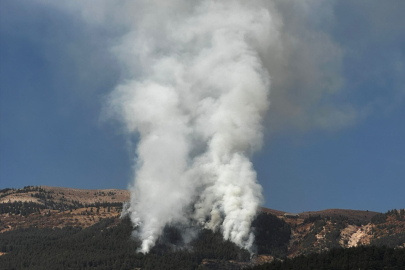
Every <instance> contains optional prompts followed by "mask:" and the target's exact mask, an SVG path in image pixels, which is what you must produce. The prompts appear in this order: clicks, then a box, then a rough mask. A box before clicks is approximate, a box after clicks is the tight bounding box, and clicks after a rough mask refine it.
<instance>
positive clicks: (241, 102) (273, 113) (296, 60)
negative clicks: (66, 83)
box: [38, 0, 358, 252]
mask: <svg viewBox="0 0 405 270" xmlns="http://www.w3.org/2000/svg"><path fill="white" fill-rule="evenodd" d="M38 1H40V2H46V3H48V4H50V5H54V6H56V7H61V8H63V9H64V10H69V11H71V12H73V14H81V17H82V19H83V20H84V21H86V22H87V23H88V25H92V26H94V27H96V28H97V27H100V26H101V27H102V28H107V29H110V30H111V29H113V32H114V33H121V34H122V33H126V34H123V35H121V34H118V36H120V38H119V39H116V37H117V36H115V37H114V40H113V41H112V40H107V41H108V43H109V44H111V43H114V44H116V46H114V48H113V50H112V51H113V53H114V55H115V56H116V57H117V59H118V61H119V63H120V64H121V65H122V67H123V75H122V76H123V80H122V81H123V82H122V83H121V84H120V85H119V86H117V87H116V89H115V90H114V91H113V92H112V93H111V95H110V96H109V111H110V112H113V113H114V114H115V116H118V118H119V119H120V120H121V121H122V122H123V123H124V124H125V127H126V130H127V132H128V133H129V134H130V135H135V136H138V137H139V141H138V145H137V149H136V161H135V164H136V165H135V176H134V180H133V183H132V184H131V187H130V190H131V202H130V205H129V207H128V209H127V212H126V213H129V215H130V217H131V219H132V221H133V223H134V225H136V226H137V227H138V229H139V231H137V233H138V236H139V237H140V238H141V239H142V248H141V251H142V252H148V251H149V250H150V248H151V247H152V246H153V245H154V244H155V242H156V240H157V239H158V237H159V236H160V235H161V233H162V230H163V228H164V226H166V225H167V224H190V223H195V222H198V223H200V224H201V225H203V226H205V227H206V228H209V229H212V230H220V231H221V232H222V233H223V235H224V238H225V239H228V240H231V241H233V242H234V243H236V244H238V245H239V246H240V247H245V248H247V249H249V248H250V247H251V245H252V242H253V236H252V234H251V230H250V224H251V221H252V219H253V218H254V217H255V214H256V210H257V207H258V205H259V204H260V203H261V201H262V195H261V187H260V185H258V183H257V180H256V174H255V171H254V169H253V167H252V164H251V162H250V160H249V158H250V156H251V155H252V153H253V152H254V151H256V150H258V149H260V147H261V143H262V140H263V138H262V137H263V126H262V122H263V120H264V117H265V116H266V125H268V126H270V127H271V128H272V130H275V129H278V128H279V127H280V126H288V124H292V125H293V126H297V127H300V128H303V129H305V128H310V127H312V126H320V127H324V128H329V127H334V126H337V127H339V126H345V125H348V124H350V123H353V122H354V121H356V119H357V118H358V116H357V115H358V113H357V112H356V111H355V110H351V109H350V107H347V106H346V107H341V106H337V105H336V104H334V103H332V104H328V103H325V102H324V101H325V100H326V101H327V100H328V99H327V98H325V97H327V96H328V95H334V94H336V92H337V91H338V90H339V87H340V85H341V76H340V72H339V69H340V61H339V60H340V58H341V55H342V52H341V50H340V48H339V46H337V45H336V44H335V43H334V42H333V40H332V39H331V38H330V36H329V35H328V33H326V32H325V31H324V30H323V29H324V27H323V26H319V24H320V22H321V23H322V24H325V22H326V23H327V22H330V21H333V10H332V6H333V4H331V3H333V2H332V1H331V2H328V4H326V3H325V1H321V0H271V1H262V0H256V1H242V0H222V1H218V0H217V1H215V0H203V1H186V0H168V1H157V0H137V1H130V0H121V1H119V2H111V1H108V0H97V1H95V0H87V1H84V0H72V1H69V2H63V3H62V2H59V1H49V0H38ZM323 14H328V19H325V18H320V17H322V16H324V15H323ZM270 81H271V89H272V91H271V100H272V106H271V108H270V113H268V114H267V115H266V112H268V111H269V110H268V109H269V108H268V107H269V99H270V98H269V94H270V92H269V91H270ZM342 108H345V109H342ZM331 120H332V121H331Z"/></svg>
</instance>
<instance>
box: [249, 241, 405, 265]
mask: <svg viewBox="0 0 405 270" xmlns="http://www.w3.org/2000/svg"><path fill="white" fill-rule="evenodd" d="M250 269H251V270H265V269H269V270H270V269H271V270H317V269H320V270H321V269H328V270H341V269H348V270H358V269H391V270H402V269H405V250H404V249H393V248H388V247H385V246H383V247H376V246H368V247H365V246H360V247H356V248H348V249H343V248H339V249H332V250H331V251H328V252H324V253H321V254H317V253H313V254H310V255H308V256H298V257H295V258H293V259H286V260H284V261H280V260H275V261H273V262H272V263H266V264H263V265H259V266H255V267H252V268H250Z"/></svg>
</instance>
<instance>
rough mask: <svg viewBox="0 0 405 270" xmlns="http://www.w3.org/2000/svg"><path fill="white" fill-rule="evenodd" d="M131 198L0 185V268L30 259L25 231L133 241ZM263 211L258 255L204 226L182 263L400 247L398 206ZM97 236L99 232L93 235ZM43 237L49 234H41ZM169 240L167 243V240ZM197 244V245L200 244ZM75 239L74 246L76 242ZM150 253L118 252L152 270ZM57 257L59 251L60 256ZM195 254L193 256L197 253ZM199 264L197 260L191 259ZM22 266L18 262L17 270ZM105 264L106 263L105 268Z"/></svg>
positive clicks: (112, 192)
mask: <svg viewBox="0 0 405 270" xmlns="http://www.w3.org/2000/svg"><path fill="white" fill-rule="evenodd" d="M129 198H130V194H129V192H128V191H126V190H118V189H107V190H82V189H71V188H60V187H48V186H26V187H24V188H21V189H13V188H7V189H2V190H0V248H1V250H0V268H1V269H7V268H2V267H1V266H2V264H1V262H2V261H4V262H5V261H8V262H11V261H13V260H15V258H14V257H13V256H17V254H20V255H21V254H26V255H25V256H28V257H27V258H29V257H30V256H31V255H29V254H33V253H26V252H28V250H27V248H29V247H27V246H26V245H22V244H21V243H23V242H24V241H25V240H24V239H26V238H23V235H24V234H27V236H26V237H28V235H32V237H34V235H36V236H35V237H37V236H38V237H40V235H41V234H43V233H46V234H49V233H51V232H50V231H48V230H53V231H52V233H51V234H54V233H56V234H57V235H59V236H58V237H61V238H60V239H66V241H68V242H69V241H70V240H68V239H70V238H69V237H76V236H75V235H77V234H81V233H84V232H86V235H87V233H88V234H89V235H94V237H101V238H100V240H99V241H101V242H103V241H104V240H102V239H103V238H102V237H103V236H102V235H103V234H104V232H106V231H108V230H117V231H116V232H114V233H116V234H117V237H121V238H125V239H128V241H130V240H129V239H130V238H131V237H130V231H132V228H131V225H129V221H125V222H126V223H125V224H124V223H123V222H124V221H123V220H121V219H120V214H121V210H122V203H123V202H124V201H128V200H129ZM260 213H261V214H259V215H258V217H257V218H256V220H255V221H254V222H253V223H252V227H253V231H254V232H255V234H256V246H257V255H256V256H255V257H254V258H252V260H250V261H249V260H247V259H246V258H247V257H246V256H247V255H246V251H243V250H240V249H239V248H237V247H236V246H234V245H233V244H232V243H227V242H226V241H223V240H221V239H222V238H221V236H220V234H217V235H215V234H214V235H213V234H212V233H211V232H205V233H200V236H199V237H200V238H198V239H199V240H198V241H197V240H196V241H197V242H195V243H194V244H193V245H194V246H193V250H199V251H198V252H200V253H198V252H197V253H198V254H200V255H198V256H199V257H198V256H197V253H195V254H194V255H192V254H193V253H187V252H188V251H187V252H185V251H182V252H183V253H181V254H182V255H181V256H186V257H187V256H188V257H187V258H188V259H184V260H186V261H188V262H189V263H190V264H187V265H189V266H187V267H189V268H187V267H186V268H184V269H242V268H244V267H250V266H252V265H254V264H262V263H266V262H270V261H272V260H274V258H279V259H281V260H282V259H283V258H285V257H289V258H294V257H297V256H298V255H308V254H311V253H320V252H325V251H328V250H331V249H333V248H349V247H358V246H369V245H377V246H383V245H384V246H387V247H389V248H404V247H405V211H404V210H403V209H402V210H392V211H388V212H387V213H384V214H383V213H377V212H371V211H361V210H350V209H347V210H345V209H327V210H322V211H316V212H303V213H299V214H289V213H286V212H283V211H279V210H274V209H268V208H261V209H260ZM123 226H124V227H123ZM128 226H129V227H128ZM66 228H75V229H73V231H72V229H66ZM97 228H98V229H97ZM113 228H116V229H113ZM120 228H121V229H120ZM124 228H125V229H124ZM54 230H60V231H54ZM176 230H177V229H176V228H168V229H167V231H166V232H165V235H166V236H164V237H163V236H162V237H163V238H164V239H166V240H164V241H163V240H162V239H163V238H162V239H161V240H159V241H163V242H161V244H159V243H158V245H157V246H156V248H155V251H154V252H152V255H153V254H154V255H153V256H158V255H156V254H160V255H159V256H163V257H162V260H166V259H163V258H165V256H166V255H164V254H169V253H170V252H172V251H170V250H172V249H173V246H177V245H178V243H177V242H176V241H178V240H175V239H179V238H178V236H176V235H180V234H179V232H176ZM99 234H100V236H97V235H99ZM121 234H122V235H121ZM24 237H25V236H24ZM35 237H34V238H35ZM65 237H68V238H65ZM5 239H7V240H5ZM44 239H47V238H46V237H45V238H44ZM58 239H59V238H58ZM89 239H90V238H89ZM97 239H98V238H97ZM108 239H110V240H108V241H112V242H108V241H107V240H105V241H107V242H105V243H104V244H105V245H110V246H114V245H124V246H125V245H128V244H129V242H128V243H127V242H125V243H121V244H120V243H116V242H114V241H115V240H114V238H108ZM167 239H169V240H167ZM208 239H212V240H208ZM213 239H215V241H216V243H217V244H215V245H213V246H212V243H211V241H214V240H213ZM18 241H20V242H18ZM21 241H22V242H21ZM41 241H42V240H41ZM44 241H45V240H44ZM46 241H48V240H46ZM46 241H45V242H44V243H43V245H44V246H48V245H50V246H52V245H54V244H53V243H54V242H52V241H53V240H49V241H50V242H46ZM64 241H65V240H64ZM83 241H85V240H83ZM86 241H90V240H86ZM167 241H168V242H170V243H171V244H170V243H169V244H168V243H167ZM173 241H174V242H173ZM199 241H200V242H199ZM41 243H42V242H41ZM55 243H56V242H55ZM69 243H70V242H69ZM176 243H177V244H176ZM202 243H205V244H202ZM200 244H202V246H199V245H200ZM32 245H33V246H36V244H35V243H32ZM72 245H73V243H72ZM74 245H79V244H76V243H75V244H74ZM87 245H93V244H90V242H89V243H87V242H83V243H81V244H80V245H79V246H77V248H78V249H83V248H85V249H89V250H90V249H93V248H95V249H94V250H95V251H94V252H96V253H97V252H98V251H97V248H103V247H102V245H101V246H100V247H93V246H92V247H88V246H87ZM134 245H135V246H134ZM134 245H132V244H131V245H129V246H126V247H124V246H122V247H120V248H126V249H130V250H132V251H131V252H133V253H134V254H136V252H135V251H136V245H138V244H134ZM216 246H218V247H219V246H222V249H223V250H222V251H219V249H218V248H215V247H216ZM15 247H17V249H16V248H15ZM37 248H40V247H37ZM59 248H61V247H58V248H56V247H55V250H57V249H59ZM211 248H212V250H211ZM55 250H53V251H55ZM214 250H217V251H214ZM227 250H228V251H227ZM53 251H52V252H53ZM21 252H22V253H21ZM52 252H51V253H52ZM66 252H68V251H66ZM69 252H70V251H69ZM71 252H73V253H72V256H73V257H75V256H76V255H74V254H75V251H71ZM100 252H101V251H100ZM117 252H118V251H117ZM167 252H169V253H167ZM176 252H177V251H176ZM184 252H185V253H184ZM120 254H121V253H120ZM176 254H177V253H176ZM179 254H180V253H179ZM187 254H188V255H187ZM190 254H191V255H190ZM221 254H222V255H221ZM243 254H244V255H243ZM20 255H19V256H20ZM152 255H147V256H146V257H145V258H143V259H142V260H141V258H138V257H136V258H135V257H131V256H132V255H131V256H130V257H126V256H127V255H125V256H124V255H122V256H124V257H122V258H126V259H125V260H127V261H128V262H129V261H131V262H132V265H133V266H134V265H138V264H142V265H143V268H142V267H140V268H141V269H154V268H153V267H152V264H151V265H150V268H148V267H146V266H145V265H144V264H143V263H144V262H143V261H144V260H147V258H149V257H148V256H152ZM55 256H56V257H57V254H55ZM111 256H112V255H111ZM117 256H118V255H117ZM128 256H129V255H128ZM137 256H138V255H137ZM176 256H177V255H176ZM179 256H180V255H179ZM189 256H191V257H189ZM193 256H197V257H198V258H197V257H193ZM56 257H55V260H56ZM73 257H72V258H73ZM248 257H249V256H248ZM7 258H8V259H7ZM106 258H107V257H104V258H103V259H102V261H103V260H107V259H106ZM221 258H222V259H221ZM6 259H7V260H6ZM224 259H225V261H224ZM83 260H85V259H83ZM123 260H124V259H123ZM33 261H34V259H32V260H31V261H30V263H29V264H32V263H34V262H33ZM141 261H142V263H141ZM196 262H198V263H197V264H195V263H196ZM162 263H163V261H162ZM165 263H167V262H165ZM190 265H197V266H198V267H197V266H196V267H197V268H193V267H194V266H193V267H192V266H190ZM48 266H49V265H47V266H46V267H48ZM44 267H45V265H44ZM154 267H156V265H155V266H154ZM190 267H191V268H190ZM23 268H24V267H22V268H18V267H17V268H15V269H23ZM10 269H11V268H10ZM38 269H41V268H38ZM71 269H76V268H71ZM83 269H88V268H83ZM100 269H104V268H100ZM106 269H110V268H108V267H107V268H106ZM111 269H116V268H111ZM117 269H120V268H117ZM123 269H126V268H123ZM128 269H129V268H128ZM131 269H132V268H131ZM155 269H156V268H155ZM168 269H170V268H168Z"/></svg>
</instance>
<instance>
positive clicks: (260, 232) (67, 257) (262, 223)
mask: <svg viewBox="0 0 405 270" xmlns="http://www.w3.org/2000/svg"><path fill="white" fill-rule="evenodd" d="M114 222H115V220H114V218H108V219H103V220H102V221H101V222H99V223H97V224H95V225H93V226H91V227H88V228H85V229H82V228H80V227H65V228H62V229H59V228H55V229H49V228H42V229H38V228H35V227H30V228H27V229H17V230H13V231H8V232H4V233H2V234H1V235H0V248H1V252H5V253H6V254H5V255H3V256H0V269H7V270H17V269H114V270H115V269H118V270H121V269H122V270H124V269H134V268H135V269H136V268H141V269H162V270H164V269H179V270H180V269H198V268H199V266H200V264H201V262H202V260H203V259H215V260H221V261H223V262H226V261H229V260H233V261H237V262H248V261H249V260H250V254H249V252H247V251H246V250H243V249H240V248H239V247H237V246H236V245H235V244H233V243H231V242H230V241H224V240H223V238H222V235H221V233H220V232H216V233H213V232H211V231H210V230H205V229H199V230H198V232H197V235H198V236H197V237H196V238H195V239H194V240H193V241H192V242H191V243H184V241H183V240H182V237H181V234H180V231H179V229H178V227H176V226H168V227H166V228H165V230H164V233H163V235H162V236H161V238H160V239H159V240H158V242H157V245H156V246H155V247H154V248H153V249H152V250H151V252H150V253H149V254H146V255H144V254H142V253H137V252H136V250H137V249H138V247H139V246H140V242H139V241H137V240H136V239H135V238H133V237H131V234H132V231H133V227H132V224H131V222H130V221H129V219H128V218H124V219H122V220H121V221H120V222H119V223H118V225H115V224H114ZM254 226H255V234H256V239H258V240H259V241H258V243H257V249H258V251H259V253H273V255H274V256H276V257H280V258H282V257H284V256H285V255H286V252H287V243H288V241H289V237H290V228H289V225H288V224H286V223H285V222H284V221H281V220H279V219H278V218H277V217H275V216H273V215H271V214H265V213H262V214H260V215H258V217H257V219H256V220H255V221H254ZM287 232H288V233H287ZM233 267H234V266H232V265H229V267H228V266H227V264H226V263H224V265H223V266H222V267H221V269H234V268H233Z"/></svg>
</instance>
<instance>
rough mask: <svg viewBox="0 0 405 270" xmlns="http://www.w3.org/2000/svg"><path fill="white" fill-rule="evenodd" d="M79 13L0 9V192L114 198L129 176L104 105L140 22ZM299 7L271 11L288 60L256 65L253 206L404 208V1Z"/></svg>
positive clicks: (125, 144) (121, 138)
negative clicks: (262, 76) (263, 85)
mask: <svg viewBox="0 0 405 270" xmlns="http://www.w3.org/2000/svg"><path fill="white" fill-rule="evenodd" d="M79 2H80V1H79ZM79 2H77V1H72V2H71V3H72V4H71V5H68V4H54V3H51V2H48V1H39V0H38V1H21V0H13V1H11V0H4V1H1V2H0V188H6V187H16V188H19V187H23V186H25V185H48V186H62V187H71V188H84V189H104V188H119V189H126V188H127V186H128V183H130V181H131V179H132V177H133V166H134V158H135V157H134V156H133V154H132V150H133V144H134V143H136V141H137V138H136V137H135V138H131V139H130V140H128V136H126V134H125V131H124V130H123V128H122V125H120V123H119V122H118V121H115V120H114V119H110V118H108V117H105V115H106V113H105V103H106V99H107V97H108V94H109V93H111V91H112V90H113V89H114V88H115V87H116V86H117V85H118V84H119V83H120V82H122V81H123V80H125V78H126V76H127V72H128V70H127V69H128V67H125V66H124V65H123V64H122V61H120V60H119V57H117V54H116V49H114V48H117V46H118V45H120V42H121V41H122V38H123V37H124V36H125V34H126V33H127V32H128V31H129V29H130V28H131V27H130V24H128V22H127V21H128V20H129V21H130V20H131V16H138V13H137V11H133V12H132V11H131V10H129V11H127V10H126V9H124V8H123V6H120V4H117V7H114V8H111V7H110V6H108V4H106V3H107V2H106V1H99V2H94V1H84V3H86V4H83V3H81V4H80V3H79ZM122 2H125V1H122ZM269 2H271V1H269ZM119 3H120V2H119ZM297 3H298V1H292V0H291V1H274V6H271V7H269V8H274V9H275V10H276V13H275V14H277V15H278V16H279V19H280V21H282V26H280V28H281V34H280V43H281V44H282V46H283V53H285V55H287V56H288V57H287V56H284V55H283V57H284V58H283V59H282V60H280V59H279V58H277V57H278V56H275V54H274V53H273V52H272V51H266V50H263V55H262V59H263V62H264V65H265V66H266V67H267V68H268V70H269V73H270V77H271V79H272V83H271V84H272V86H271V90H270V91H271V94H270V104H271V105H270V109H269V112H268V115H267V116H266V119H265V121H264V125H265V139H264V142H263V147H262V149H261V150H259V151H258V152H257V153H255V154H254V155H253V156H252V161H253V165H254V168H255V169H256V171H257V178H258V181H259V183H260V184H261V185H262V186H263V195H264V198H265V202H264V206H265V207H269V208H273V209H278V210H283V211H288V212H294V213H298V212H302V211H316V210H321V209H327V208H344V209H359V210H370V211H379V212H386V211H387V210H389V209H393V208H397V209H398V208H404V207H405V194H404V191H405V121H404V119H405V35H403V33H405V18H404V17H403V16H402V15H403V14H402V13H403V11H404V10H405V2H403V1H401V0H398V1H396V0H389V1H384V2H382V1H377V0H373V1H365V0H360V1H314V0H312V1H301V3H300V4H297ZM111 10H112V11H111ZM124 10H126V11H125V13H124ZM109 12H111V14H110V13H109ZM117 14H118V15H117ZM121 17H122V18H121ZM287 58H288V60H285V59H287ZM134 61H136V59H134Z"/></svg>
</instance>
